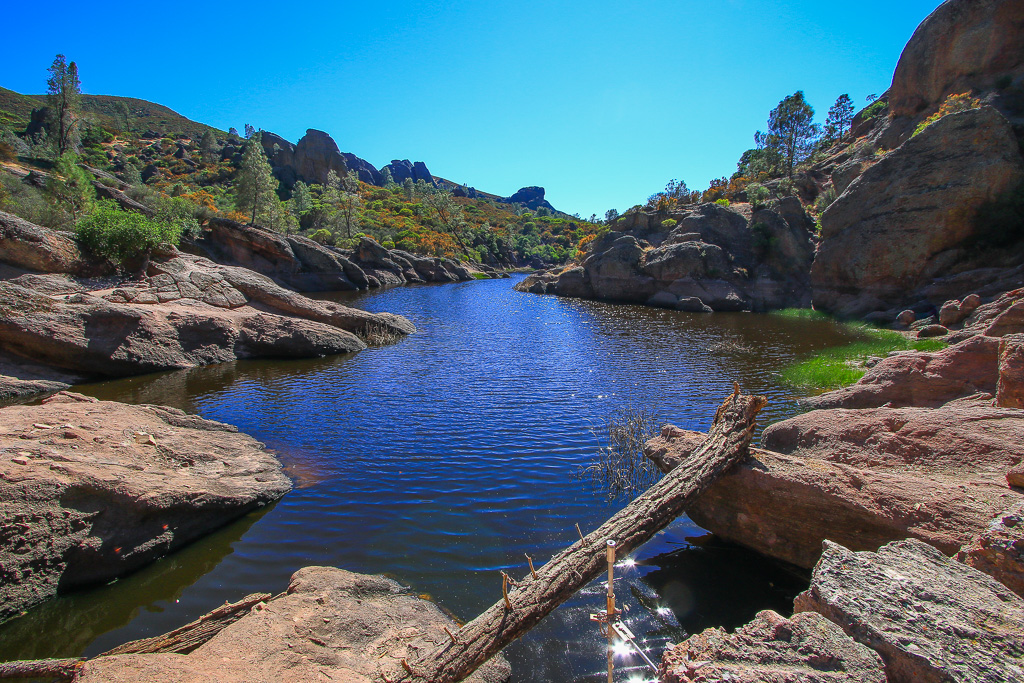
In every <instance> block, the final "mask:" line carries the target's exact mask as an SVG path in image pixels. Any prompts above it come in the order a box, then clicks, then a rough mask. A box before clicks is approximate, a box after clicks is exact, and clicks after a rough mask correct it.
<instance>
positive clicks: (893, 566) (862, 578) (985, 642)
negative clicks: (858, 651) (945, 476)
mask: <svg viewBox="0 0 1024 683" xmlns="http://www.w3.org/2000/svg"><path fill="white" fill-rule="evenodd" d="M795 608H796V610H797V612H807V611H815V612H818V613H820V614H823V615H824V616H826V617H828V619H830V620H831V621H833V622H835V623H836V624H838V625H839V626H840V627H842V629H843V630H844V631H846V633H847V634H848V635H850V636H851V637H853V638H854V639H855V640H857V641H858V642H860V643H863V644H865V645H867V646H868V647H870V648H871V649H873V650H875V651H876V652H878V654H880V655H881V657H882V659H883V660H884V662H885V673H886V676H887V678H888V680H889V681H890V683H932V682H934V683H939V682H940V681H942V682H944V681H963V682H964V683H967V682H968V681H971V682H974V681H992V682H995V681H1005V682H1006V683H1010V682H1012V681H1020V680H1022V679H1024V639H1022V634H1024V600H1022V599H1021V598H1020V597H1018V596H1017V595H1015V594H1014V593H1012V592H1011V591H1009V590H1008V589H1007V588H1006V587H1005V586H1003V585H1002V584H1001V583H999V582H998V581H995V580H994V579H992V578H990V577H988V576H986V575H985V574H982V573H981V572H979V571H977V570H976V569H972V568H971V567H968V566H966V565H964V564H961V563H960V562H956V561H954V560H950V559H949V558H947V557H945V556H944V555H943V554H942V553H940V552H939V551H938V550H936V549H935V548H932V547H931V546H929V545H928V544H926V543H921V542H920V541H917V540H914V539H908V540H905V541H897V542H894V543H890V544H888V545H886V546H884V547H882V548H881V549H879V551H878V552H876V553H875V552H857V553H855V552H852V551H850V550H847V549H846V548H844V547H842V546H840V545H837V544H835V543H828V542H827V543H826V544H825V551H824V553H823V554H822V556H821V560H820V561H819V562H818V564H817V566H815V568H814V575H813V577H812V579H811V586H810V588H809V589H808V590H807V591H806V592H804V593H801V594H800V595H799V596H797V598H796V604H795Z"/></svg>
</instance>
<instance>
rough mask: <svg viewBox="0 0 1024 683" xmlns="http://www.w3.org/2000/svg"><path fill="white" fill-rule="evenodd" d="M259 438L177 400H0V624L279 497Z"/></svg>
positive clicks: (282, 489) (272, 461) (276, 475)
mask: <svg viewBox="0 0 1024 683" xmlns="http://www.w3.org/2000/svg"><path fill="white" fill-rule="evenodd" d="M290 488H291V483H290V482H289V480H288V478H287V477H286V476H284V474H283V473H282V472H281V465H280V463H279V462H278V461H277V459H276V458H274V457H273V456H272V455H270V454H269V453H267V452H265V451H264V450H263V445H262V444H260V443H259V442H257V441H256V440H254V439H253V438H251V437H249V436H247V435H244V434H239V433H238V432H237V430H236V429H235V428H234V427H231V426H230V425H225V424H221V423H218V422H211V421H209V420H204V419H202V418H200V417H198V416H195V415H187V414H185V413H183V412H182V411H180V410H177V409H174V408H165V407H161V406H150V405H144V406H129V405H125V404H122V403H115V402H111V401H96V400H95V399H91V398H87V397H85V396H81V395H79V394H73V393H67V392H62V393H59V394H56V395H55V396H53V397H51V398H49V399H47V400H45V401H44V402H43V403H42V405H38V406H22V405H18V406H8V407H5V408H0V620H3V619H6V618H9V617H11V616H14V615H16V614H17V613H18V612H20V611H21V610H24V609H27V608H28V607H31V606H32V605H34V604H36V603H39V602H41V601H43V600H46V599H48V598H52V597H54V596H55V595H57V593H58V591H65V590H71V589H74V588H76V587H80V586H86V585H90V584H95V583H100V582H105V581H110V580H111V579H114V578H117V577H119V576H123V575H125V574H127V573H129V572H131V571H134V570H136V569H138V568H140V567H142V566H143V565H145V564H147V563H149V562H152V561H153V560H155V559H156V558H158V557H160V556H162V555H165V554H166V553H168V552H170V551H172V550H174V549H176V548H178V547H180V546H181V545H184V544H185V543H188V542H190V541H192V540H195V539H196V538H198V537H200V536H202V535H204V534H205V533H208V532H209V531H212V530H213V529H216V528H217V527H220V526H222V525H224V524H225V523H227V522H228V521H230V520H231V519H233V518H235V517H238V516H240V515H243V514H245V513H246V512H248V511H250V510H252V509H254V508H256V507H258V506H260V505H265V504H267V503H269V502H271V501H273V500H276V499H277V498H280V497H281V496H283V495H284V494H285V493H286V492H287V491H288V490H289V489H290Z"/></svg>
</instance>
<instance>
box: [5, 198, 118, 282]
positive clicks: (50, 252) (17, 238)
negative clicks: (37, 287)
mask: <svg viewBox="0 0 1024 683" xmlns="http://www.w3.org/2000/svg"><path fill="white" fill-rule="evenodd" d="M0 262H2V263H6V264H7V265H10V266H14V267H15V268H21V269H24V270H34V271H39V272H43V273H70V274H72V275H86V274H90V273H98V272H101V271H102V267H101V266H99V265H98V264H92V263H91V262H89V261H88V260H86V259H85V258H84V257H83V256H82V252H81V251H80V250H79V249H78V243H77V242H75V241H74V240H73V239H71V238H70V237H68V236H67V235H65V234H63V233H59V232H57V231H56V230H51V229H50V228H44V227H43V226H40V225H36V224H34V223H29V222H28V221H26V220H24V219H22V218H19V217H17V216H15V215H14V214H10V213H5V212H3V211H0Z"/></svg>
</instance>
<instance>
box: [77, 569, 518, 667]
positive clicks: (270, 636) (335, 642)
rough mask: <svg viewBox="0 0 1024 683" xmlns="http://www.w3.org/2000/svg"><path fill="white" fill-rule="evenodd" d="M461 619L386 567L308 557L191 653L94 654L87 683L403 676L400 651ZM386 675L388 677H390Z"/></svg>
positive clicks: (416, 648)
mask: <svg viewBox="0 0 1024 683" xmlns="http://www.w3.org/2000/svg"><path fill="white" fill-rule="evenodd" d="M446 627H447V628H448V629H449V630H451V631H452V632H455V631H457V630H458V627H457V625H456V624H455V623H454V622H453V621H452V620H451V619H449V618H448V617H446V616H445V615H444V614H443V613H442V612H441V610H440V609H439V608H438V607H437V606H436V605H435V604H433V603H431V602H427V601H426V600H422V599H420V598H417V597H415V596H412V595H410V594H409V593H407V592H406V591H404V590H403V589H402V587H401V586H399V585H398V584H397V583H395V582H394V581H392V580H390V579H386V578H384V577H382V576H368V575H365V574H355V573H352V572H348V571H345V570H342V569H334V568H332V567H306V568H304V569H300V570H299V571H297V572H296V573H295V574H294V575H292V578H291V582H290V583H289V585H288V591H287V592H286V593H283V594H281V595H279V596H277V597H275V598H273V599H272V600H270V601H268V602H267V603H266V604H265V605H257V606H256V608H254V609H253V610H252V611H251V612H250V613H249V614H247V615H246V616H244V617H242V618H241V619H240V620H238V621H236V622H235V623H233V624H231V625H229V626H228V627H227V628H225V629H224V630H222V631H221V632H220V633H218V634H217V635H216V636H214V637H213V638H212V639H211V640H210V641H208V642H207V643H205V644H203V645H202V646H200V647H199V648H198V649H196V650H194V651H193V652H191V653H189V654H187V655H180V654H142V655H113V656H109V657H96V658H94V659H91V660H89V661H88V662H86V663H85V664H84V666H83V667H82V670H81V673H80V674H79V677H78V678H77V679H76V680H77V681H79V683H129V682H131V683H139V682H152V683H208V681H219V682H221V683H264V682H265V683H272V682H274V683H276V682H277V681H290V682H295V683H299V682H303V683H305V682H307V681H308V682H309V683H320V682H321V681H338V682H339V683H342V682H343V683H371V682H373V683H375V682H377V681H381V680H399V679H400V678H401V677H402V675H403V674H404V673H405V672H404V670H403V669H402V665H401V661H402V660H403V659H406V660H408V661H410V662H412V661H414V660H415V658H416V656H417V654H418V653H420V652H424V651H426V650H429V649H432V648H434V647H435V646H436V645H439V644H441V643H447V642H449V638H448V635H447V634H446V633H445V631H444V629H445V628H446ZM382 674H383V676H385V677H386V678H382ZM510 674H511V669H510V667H509V665H508V662H507V661H506V660H505V659H504V657H502V656H501V655H498V656H496V657H494V658H492V659H491V660H489V661H488V662H487V663H485V664H484V665H483V666H481V667H480V668H479V669H478V670H477V671H476V672H475V673H473V675H471V676H469V677H468V678H466V679H465V680H466V681H469V682H471V683H503V682H504V681H507V680H508V679H509V677H510Z"/></svg>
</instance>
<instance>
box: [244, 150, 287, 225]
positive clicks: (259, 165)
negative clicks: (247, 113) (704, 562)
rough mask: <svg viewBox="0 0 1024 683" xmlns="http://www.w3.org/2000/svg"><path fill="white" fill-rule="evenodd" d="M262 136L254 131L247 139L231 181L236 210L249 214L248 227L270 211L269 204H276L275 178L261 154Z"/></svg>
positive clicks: (262, 153) (264, 155)
mask: <svg viewBox="0 0 1024 683" xmlns="http://www.w3.org/2000/svg"><path fill="white" fill-rule="evenodd" d="M262 137H263V134H262V133H259V132H256V133H253V136H252V137H251V138H249V142H248V143H247V144H246V145H245V152H244V153H243V154H242V163H241V166H240V167H239V169H238V178H237V179H236V181H235V204H236V207H237V208H238V210H239V211H244V212H246V213H251V214H252V219H251V220H250V221H249V223H250V225H255V224H256V218H257V217H262V216H264V214H267V213H268V212H269V211H270V210H271V209H272V208H273V206H272V204H273V202H276V201H280V200H278V198H277V194H276V193H275V190H276V189H277V179H275V178H274V174H273V171H272V170H271V168H270V162H268V161H267V155H266V153H265V152H264V151H263V143H262V142H261V138H262Z"/></svg>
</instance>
